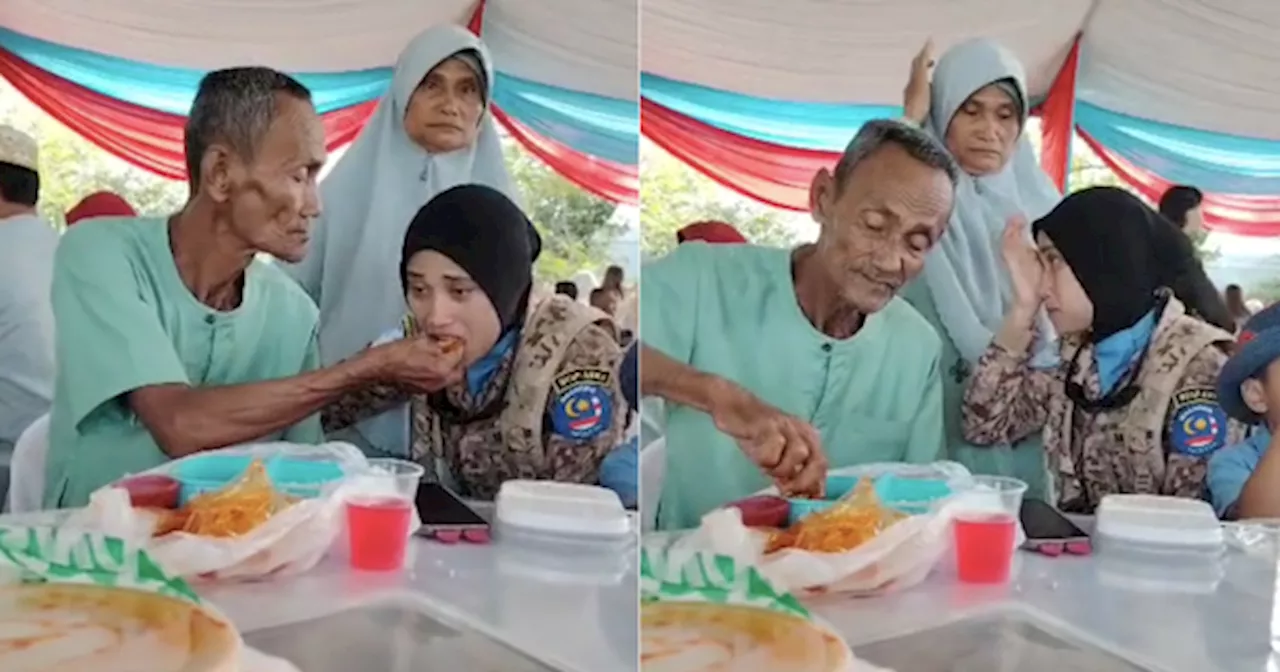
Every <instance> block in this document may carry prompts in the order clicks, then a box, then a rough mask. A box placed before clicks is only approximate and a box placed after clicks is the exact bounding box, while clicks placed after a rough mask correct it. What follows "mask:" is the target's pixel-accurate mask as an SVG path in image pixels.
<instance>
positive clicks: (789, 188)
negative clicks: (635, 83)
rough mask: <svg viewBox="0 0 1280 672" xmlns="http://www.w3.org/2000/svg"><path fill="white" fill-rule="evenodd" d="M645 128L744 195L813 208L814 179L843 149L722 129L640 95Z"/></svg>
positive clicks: (788, 206) (642, 128)
mask: <svg viewBox="0 0 1280 672" xmlns="http://www.w3.org/2000/svg"><path fill="white" fill-rule="evenodd" d="M640 132H641V133H643V134H644V135H645V136H646V137H648V138H649V139H650V140H652V141H653V142H654V143H655V144H657V145H658V146H659V147H662V148H663V149H665V150H667V152H668V153H670V154H671V155H672V156H674V157H676V158H678V159H680V160H681V161H683V162H685V163H687V164H689V165H690V166H692V167H693V168H694V169H696V170H697V171H698V172H700V173H702V174H704V175H706V176H708V177H710V178H711V179H713V180H715V181H716V182H719V183H720V184H722V185H724V186H725V187H728V188H729V189H732V190H734V191H736V192H738V193H740V194H742V195H744V196H747V197H749V198H753V199H755V200H757V201H761V202H763V203H767V204H769V205H772V206H775V207H779V208H785V209H787V210H797V211H804V212H807V211H808V210H809V184H810V183H811V182H812V181H813V175H814V173H816V172H817V171H818V169H819V168H832V167H834V166H835V165H836V161H838V160H839V159H840V154H839V153H838V152H820V151H815V150H809V149H796V148H794V147H785V146H783V145H776V144H773V143H769V142H763V141H761V140H756V139H753V138H747V137H743V136H740V135H737V134H735V133H730V132H728V131H724V130H721V129H719V128H716V127H715V126H711V125H709V124H705V123H703V122H701V121H698V120H697V119H693V118H691V117H688V116H686V115H683V114H680V113H679V112H676V111H675V110H672V109H670V108H667V107H663V106H662V105H659V104H658V103H655V102H653V101H651V100H648V99H646V98H641V99H640Z"/></svg>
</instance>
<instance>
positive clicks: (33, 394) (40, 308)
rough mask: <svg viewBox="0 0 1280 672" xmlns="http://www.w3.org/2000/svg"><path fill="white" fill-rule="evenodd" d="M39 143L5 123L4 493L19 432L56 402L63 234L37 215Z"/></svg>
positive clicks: (0, 312)
mask: <svg viewBox="0 0 1280 672" xmlns="http://www.w3.org/2000/svg"><path fill="white" fill-rule="evenodd" d="M37 155H38V152H37V148H36V141H35V140H34V139H32V137H31V136H29V135H27V134H25V133H22V132H21V131H18V130H17V129H14V128H11V127H8V126H3V125H0V464H3V465H4V468H3V469H0V473H3V480H2V481H0V494H2V493H4V492H6V491H7V490H8V484H9V483H8V464H9V456H10V455H12V453H13V444H14V443H15V442H16V441H17V440H18V436H19V435H20V434H22V431H23V430H24V429H26V428H27V427H28V426H29V425H30V424H31V423H32V422H33V421H35V420H36V419H37V418H39V417H40V416H41V415H44V414H45V413H48V412H49V404H50V401H51V400H52V399H53V377H54V354H53V349H54V344H53V309H52V307H51V305H50V301H49V290H50V285H51V284H52V282H53V252H54V249H55V248H57V246H58V233H57V232H56V231H55V230H54V229H53V227H52V226H50V225H49V223H48V222H46V221H44V220H42V219H40V217H39V216H37V215H36V201H37V200H38V199H39V198H40V173H39V166H38V165H37V158H38V156H37Z"/></svg>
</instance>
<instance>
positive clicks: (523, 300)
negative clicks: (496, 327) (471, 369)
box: [400, 184, 542, 333]
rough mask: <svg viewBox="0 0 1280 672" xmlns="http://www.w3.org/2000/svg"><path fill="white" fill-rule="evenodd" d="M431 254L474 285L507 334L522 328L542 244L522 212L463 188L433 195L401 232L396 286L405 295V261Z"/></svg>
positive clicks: (482, 190) (491, 192) (484, 192)
mask: <svg viewBox="0 0 1280 672" xmlns="http://www.w3.org/2000/svg"><path fill="white" fill-rule="evenodd" d="M424 250H434V251H436V252H439V253H440V254H443V255H444V256H446V257H448V258H450V259H452V260H453V262H454V263H455V264H457V265H458V266H460V267H462V270H464V271H466V272H467V274H468V275H470V276H471V279H472V280H475V282H476V285H478V286H479V287H480V290H481V291H483V292H484V294H485V296H487V297H488V298H489V302H490V303H492V304H493V308H494V310H495V311H497V313H498V320H499V322H501V324H502V331H503V332H504V333H505V332H506V331H508V330H509V329H511V328H512V327H515V326H518V325H520V324H523V322H524V317H525V312H526V310H527V308H528V304H529V293H530V291H531V290H532V287H533V262H534V260H535V259H537V257H538V253H539V252H540V251H541V250H542V239H541V237H540V236H539V235H538V232H537V230H535V229H534V228H533V224H532V223H531V222H530V221H529V218H528V217H526V216H525V214H524V212H523V211H522V210H520V207H519V206H517V205H516V204H515V203H512V202H511V199H509V198H507V197H506V196H505V195H503V193H502V192H500V191H498V190H496V189H493V188H491V187H487V186H484V185H480V184H464V185H460V186H456V187H453V188H451V189H446V190H445V191H442V192H440V193H439V194H436V195H435V197H434V198H432V199H431V200H430V201H428V202H427V204H426V205H424V206H422V208H421V209H420V210H418V214H417V215H415V216H414V218H413V221H412V222H410V223H409V228H408V230H407V231H405V235H404V247H403V249H402V251H401V254H400V282H401V284H402V285H403V286H404V288H405V292H406V293H407V292H408V287H409V275H408V270H409V260H410V259H412V258H413V255H415V254H417V253H419V252H422V251H424Z"/></svg>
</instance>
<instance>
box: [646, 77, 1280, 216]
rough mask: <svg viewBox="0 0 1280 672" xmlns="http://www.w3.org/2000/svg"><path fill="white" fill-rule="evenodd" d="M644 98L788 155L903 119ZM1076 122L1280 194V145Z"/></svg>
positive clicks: (842, 110)
mask: <svg viewBox="0 0 1280 672" xmlns="http://www.w3.org/2000/svg"><path fill="white" fill-rule="evenodd" d="M641 87H642V88H641V95H643V96H644V97H645V98H647V99H649V100H651V101H653V102H655V103H658V104H659V105H662V106H663V107H666V108H669V109H671V110H674V111H676V112H679V113H681V114H683V115H685V116H688V117H692V118H694V119H697V120H699V121H701V122H704V123H706V124H709V125H711V126H715V127H716V128H719V129H722V130H725V131H729V132H731V133H734V134H737V135H741V136H744V137H748V138H754V139H756V140H762V141H765V142H770V143H774V144H779V145H784V146H787V147H796V148H802V149H815V150H825V151H840V150H842V149H843V148H844V146H845V144H846V143H847V142H848V141H849V138H850V137H851V136H852V134H853V133H854V132H855V131H856V130H857V128H858V127H859V126H861V125H862V124H863V123H865V122H866V121H868V120H870V119H875V118H881V117H897V116H900V115H901V114H902V111H901V108H898V107H893V106H887V105H843V104H833V103H812V102H808V103H806V102H793V101H783V100H771V99H767V98H760V97H756V96H750V95H745V94H740V93H733V92H730V91H723V90H719V89H713V88H710V87H705V86H700V85H696V84H689V83H686V82H680V81H676V80H673V79H668V78H665V77H660V76H658V75H653V74H649V73H643V74H642V75H641ZM1075 122H1076V124H1077V125H1078V126H1079V127H1080V128H1083V129H1084V130H1085V131H1086V132H1088V133H1089V134H1090V135H1092V136H1093V137H1094V138H1095V139H1097V140H1098V142H1100V143H1101V144H1102V145H1104V146H1105V147H1107V148H1108V149H1111V150H1113V151H1115V152H1116V153H1118V154H1120V155H1121V156H1123V157H1124V158H1125V159H1127V160H1128V161H1130V162H1131V163H1133V164H1134V165H1136V166H1138V167H1140V168H1143V169H1145V170H1148V171H1151V172H1154V173H1156V174H1158V175H1160V176H1161V177H1163V178H1165V179H1168V180H1170V181H1172V182H1174V183H1178V184H1194V185H1196V186H1197V187H1199V188H1201V189H1203V190H1204V191H1208V192H1214V193H1226V194H1242V195H1244V194H1248V195H1259V196H1274V195H1276V194H1277V193H1280V141H1272V140H1260V139H1256V138H1245V137H1240V136H1234V135H1229V134H1226V133H1218V132H1213V131H1202V130H1196V129H1191V128H1185V127H1181V126H1175V125H1172V124H1166V123H1162V122H1158V121H1151V120H1148V119H1140V118H1137V117H1133V116H1129V115H1126V114H1121V113H1118V112H1112V111H1109V110H1105V109H1103V108H1100V107H1098V106H1096V105H1091V104H1089V103H1086V102H1084V101H1079V102H1078V103H1077V108H1076V113H1075Z"/></svg>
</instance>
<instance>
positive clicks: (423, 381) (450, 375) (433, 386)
mask: <svg viewBox="0 0 1280 672" xmlns="http://www.w3.org/2000/svg"><path fill="white" fill-rule="evenodd" d="M377 349H378V350H380V352H379V355H381V360H380V364H381V366H380V369H381V370H382V372H383V377H384V378H385V379H387V380H392V381H395V382H396V383H398V384H400V385H403V386H404V387H406V388H408V389H410V390H413V391H415V392H428V393H429V392H437V391H439V390H442V389H444V388H446V387H448V386H449V385H452V384H453V383H455V382H457V381H459V380H461V379H462V375H463V372H464V367H463V366H462V355H463V349H464V348H463V344H462V343H461V342H460V341H443V340H440V339H437V338H435V337H432V336H428V335H425V334H422V335H417V336H410V337H408V338H404V339H401V340H398V341H394V342H391V343H388V344H386V345H380V346H377Z"/></svg>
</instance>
